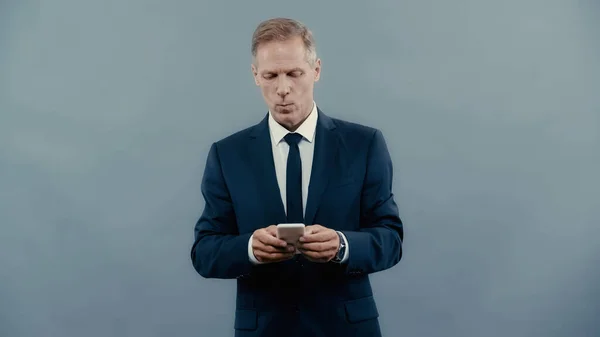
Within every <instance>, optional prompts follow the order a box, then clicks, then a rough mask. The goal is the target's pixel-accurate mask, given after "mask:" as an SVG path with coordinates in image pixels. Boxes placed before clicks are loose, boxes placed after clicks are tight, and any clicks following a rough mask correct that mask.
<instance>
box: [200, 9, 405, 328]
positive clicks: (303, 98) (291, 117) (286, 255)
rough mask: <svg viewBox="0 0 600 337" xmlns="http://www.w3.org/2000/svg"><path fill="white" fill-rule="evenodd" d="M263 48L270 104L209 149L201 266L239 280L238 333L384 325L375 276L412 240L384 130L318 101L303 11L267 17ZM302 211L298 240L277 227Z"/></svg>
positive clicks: (256, 57)
mask: <svg viewBox="0 0 600 337" xmlns="http://www.w3.org/2000/svg"><path fill="white" fill-rule="evenodd" d="M252 56H253V62H252V73H253V75H254V80H255V82H256V85H257V86H259V87H260V89H261V91H262V95H263V97H264V100H265V102H266V103H267V106H268V108H269V111H268V113H267V115H266V116H265V117H264V119H263V120H262V121H261V122H260V123H258V124H257V125H254V126H252V127H250V128H247V129H245V130H242V131H240V132H237V133H235V134H233V135H230V136H229V137H227V138H224V139H222V140H220V141H218V142H216V143H214V144H212V146H211V148H210V151H209V154H208V159H207V162H206V169H205V172H204V177H203V180H202V194H203V196H204V199H205V201H206V205H205V209H204V212H203V213H202V216H201V217H200V219H199V220H198V222H197V224H196V227H195V241H194V244H193V247H192V249H191V259H192V262H193V266H194V268H195V269H196V271H197V272H198V273H199V274H200V275H201V276H203V277H206V278H220V279H233V278H236V279H237V300H236V311H235V322H234V328H235V335H236V336H261V337H263V336H306V337H320V336H344V337H350V336H370V337H373V336H380V335H381V332H380V327H379V321H378V317H379V314H378V310H377V306H376V303H375V299H374V298H373V292H372V289H371V284H370V281H369V277H368V275H369V274H371V273H375V272H378V271H382V270H385V269H388V268H391V267H392V266H394V265H395V264H397V263H398V261H399V260H400V258H401V256H402V241H403V228H402V222H401V220H400V218H399V215H398V209H397V206H396V203H395V202H394V199H393V194H392V190H391V188H392V163H391V159H390V155H389V153H388V150H387V147H386V143H385V141H384V138H383V136H382V134H381V132H380V131H378V130H376V129H373V128H370V127H366V126H361V125H358V124H354V123H349V122H346V121H342V120H339V119H334V118H331V117H329V116H327V115H325V113H323V111H322V110H321V109H320V108H318V107H317V106H316V104H315V102H314V100H313V87H314V83H315V82H316V81H318V80H319V76H320V73H321V61H320V60H319V59H318V58H317V56H316V49H315V44H314V40H313V37H312V34H311V32H310V31H309V30H308V29H307V28H306V27H305V26H304V25H303V24H301V23H300V22H297V21H295V20H291V19H284V18H277V19H271V20H267V21H265V22H262V23H261V24H260V25H259V26H258V27H257V28H256V31H255V32H254V35H253V39H252ZM298 222H300V223H304V224H306V225H307V226H306V229H305V234H304V236H303V237H301V238H300V240H299V242H298V243H297V244H296V245H295V246H293V245H288V244H286V242H285V241H283V240H280V239H278V238H277V234H276V225H277V224H280V223H298ZM207 305H210V304H207Z"/></svg>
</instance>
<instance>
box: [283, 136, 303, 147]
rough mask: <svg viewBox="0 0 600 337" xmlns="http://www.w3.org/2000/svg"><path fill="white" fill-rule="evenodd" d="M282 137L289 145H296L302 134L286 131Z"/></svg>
mask: <svg viewBox="0 0 600 337" xmlns="http://www.w3.org/2000/svg"><path fill="white" fill-rule="evenodd" d="M283 138H284V139H285V142H286V143H288V144H289V145H290V146H292V145H298V143H299V142H300V140H302V135H301V134H299V133H288V134H287V135H285V137H283Z"/></svg>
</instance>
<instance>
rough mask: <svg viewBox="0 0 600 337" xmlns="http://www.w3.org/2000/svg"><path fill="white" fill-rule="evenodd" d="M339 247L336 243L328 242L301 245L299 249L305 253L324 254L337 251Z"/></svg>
mask: <svg viewBox="0 0 600 337" xmlns="http://www.w3.org/2000/svg"><path fill="white" fill-rule="evenodd" d="M337 248H338V247H337V246H336V245H335V242H332V241H327V242H309V243H301V244H299V245H298V249H300V250H303V251H311V252H323V251H329V250H334V249H337Z"/></svg>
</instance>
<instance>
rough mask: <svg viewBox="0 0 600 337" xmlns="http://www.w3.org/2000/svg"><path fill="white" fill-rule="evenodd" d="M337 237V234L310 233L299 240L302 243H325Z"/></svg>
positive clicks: (326, 232) (327, 232)
mask: <svg viewBox="0 0 600 337" xmlns="http://www.w3.org/2000/svg"><path fill="white" fill-rule="evenodd" d="M334 235H337V234H336V233H335V232H331V231H323V232H317V233H309V234H306V233H304V235H302V236H301V237H300V239H299V241H300V242H325V241H329V240H331V239H333V238H335V236H334Z"/></svg>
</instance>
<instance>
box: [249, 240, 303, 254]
mask: <svg viewBox="0 0 600 337" xmlns="http://www.w3.org/2000/svg"><path fill="white" fill-rule="evenodd" d="M252 250H261V251H263V252H266V253H281V252H286V251H287V252H293V251H294V250H295V248H294V247H293V246H291V245H290V246H286V247H275V246H272V245H266V244H264V243H262V242H260V241H257V242H254V243H253V244H252Z"/></svg>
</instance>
